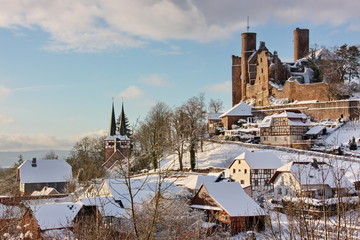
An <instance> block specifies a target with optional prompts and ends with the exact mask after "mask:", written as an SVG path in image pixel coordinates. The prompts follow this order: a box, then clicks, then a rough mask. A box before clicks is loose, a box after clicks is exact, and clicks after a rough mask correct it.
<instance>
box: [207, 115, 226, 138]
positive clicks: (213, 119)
mask: <svg viewBox="0 0 360 240" xmlns="http://www.w3.org/2000/svg"><path fill="white" fill-rule="evenodd" d="M221 114H223V113H208V124H207V126H208V132H209V134H210V136H214V135H218V134H219V131H220V130H221V129H222V127H223V124H222V121H221V118H220V115H221Z"/></svg>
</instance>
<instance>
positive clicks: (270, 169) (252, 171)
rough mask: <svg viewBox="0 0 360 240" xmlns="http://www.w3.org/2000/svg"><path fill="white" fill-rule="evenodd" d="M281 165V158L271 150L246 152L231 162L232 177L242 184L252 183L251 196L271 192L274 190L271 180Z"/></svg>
mask: <svg viewBox="0 0 360 240" xmlns="http://www.w3.org/2000/svg"><path fill="white" fill-rule="evenodd" d="M281 165H282V163H281V161H280V159H279V158H278V157H277V156H275V155H274V154H272V153H271V152H266V151H250V152H244V153H242V154H240V155H239V156H238V157H236V158H235V159H234V161H233V162H232V163H231V164H230V166H229V170H230V177H231V180H233V181H236V182H239V183H240V184H241V185H242V186H248V185H250V189H251V192H250V195H251V196H252V195H256V194H259V193H269V192H272V191H273V190H274V187H273V185H272V184H271V183H270V182H269V180H270V178H271V177H272V175H273V174H274V173H275V170H276V169H278V168H279V167H280V166H281Z"/></svg>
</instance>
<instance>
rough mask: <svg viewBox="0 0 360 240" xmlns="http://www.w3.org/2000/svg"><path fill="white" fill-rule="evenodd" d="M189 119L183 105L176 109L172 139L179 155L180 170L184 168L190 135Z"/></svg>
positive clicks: (172, 123) (173, 116) (172, 124)
mask: <svg viewBox="0 0 360 240" xmlns="http://www.w3.org/2000/svg"><path fill="white" fill-rule="evenodd" d="M188 120H189V119H188V118H187V116H186V114H185V112H184V110H183V109H182V108H181V107H179V108H176V109H175V110H174V113H173V114H172V118H171V141H172V145H173V149H174V151H175V152H176V154H177V156H178V160H179V167H180V171H182V170H183V156H184V153H185V150H186V146H187V139H188V137H189V131H188V123H189V121H188Z"/></svg>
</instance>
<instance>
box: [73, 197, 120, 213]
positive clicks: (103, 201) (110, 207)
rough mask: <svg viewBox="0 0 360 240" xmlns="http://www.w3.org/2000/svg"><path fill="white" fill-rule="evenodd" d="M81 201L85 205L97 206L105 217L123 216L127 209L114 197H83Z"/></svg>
mask: <svg viewBox="0 0 360 240" xmlns="http://www.w3.org/2000/svg"><path fill="white" fill-rule="evenodd" d="M80 202H81V203H83V204H84V205H85V206H96V207H97V208H98V210H99V211H100V213H101V215H102V216H103V217H117V218H121V217H122V216H124V214H125V209H124V208H122V207H121V206H120V204H119V203H117V202H115V199H114V198H113V197H92V198H82V199H80Z"/></svg>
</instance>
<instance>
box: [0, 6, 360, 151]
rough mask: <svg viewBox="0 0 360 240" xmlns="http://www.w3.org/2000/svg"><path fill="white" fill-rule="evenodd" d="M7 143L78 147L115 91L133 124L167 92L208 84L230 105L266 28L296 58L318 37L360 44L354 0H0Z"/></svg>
mask: <svg viewBox="0 0 360 240" xmlns="http://www.w3.org/2000/svg"><path fill="white" fill-rule="evenodd" d="M0 6H1V8H0V41H1V44H0V151H27V150H40V149H41V150H44V149H45V150H46V149H49V150H55V149H63V150H70V149H71V148H72V146H73V145H74V143H75V142H76V141H78V140H80V139H81V138H82V137H84V136H88V135H91V136H92V135H94V136H100V135H103V134H106V133H107V132H108V131H109V125H110V114H111V104H112V99H114V104H115V112H116V115H118V114H120V110H121V103H122V101H123V102H124V107H125V112H126V114H127V116H128V118H129V121H130V123H131V124H134V123H135V122H137V121H138V120H140V121H141V120H142V119H144V117H145V116H146V114H147V112H148V111H149V110H150V109H151V107H152V106H154V105H155V104H156V103H157V102H165V103H166V104H168V105H169V106H170V107H175V106H180V105H181V104H183V103H184V102H186V100H187V99H189V98H191V97H193V96H196V95H198V94H200V93H205V98H206V101H207V102H208V101H209V100H210V99H221V100H222V101H223V102H224V107H225V108H224V110H226V109H228V108H230V107H231V106H230V105H231V56H232V55H240V48H241V45H240V44H241V33H243V32H246V31H247V17H248V16H249V23H250V24H249V26H250V31H251V32H256V33H257V43H258V44H257V45H259V41H264V42H265V43H266V46H267V47H268V49H269V50H270V51H275V50H276V51H278V54H279V57H280V58H281V59H282V60H283V61H291V60H292V59H293V30H294V29H295V28H297V27H299V28H308V29H309V30H310V44H311V46H314V44H317V45H318V46H326V47H333V46H339V45H342V44H344V43H347V44H349V45H352V44H359V39H360V15H359V9H360V1H354V0H343V1H341V2H340V1H338V0H316V1H313V0H311V1H310V0H303V1H293V0H274V1H268V0H253V1H247V0H223V1H218V0H136V1H134V0H76V1H74V0H61V1H55V0H13V1H8V0H0Z"/></svg>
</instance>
